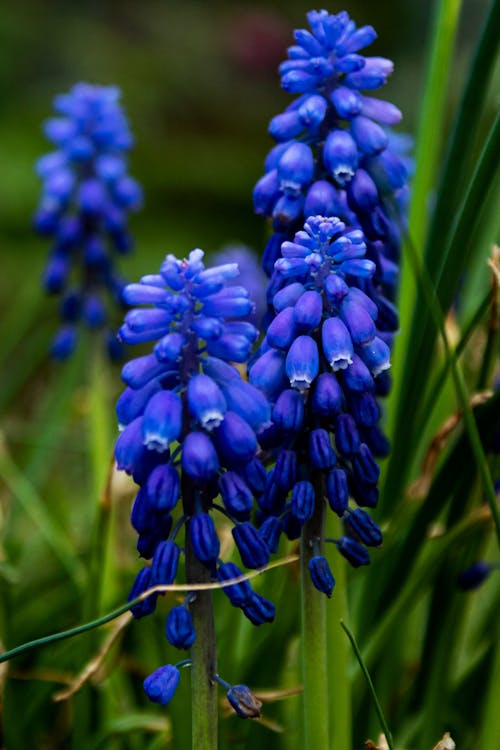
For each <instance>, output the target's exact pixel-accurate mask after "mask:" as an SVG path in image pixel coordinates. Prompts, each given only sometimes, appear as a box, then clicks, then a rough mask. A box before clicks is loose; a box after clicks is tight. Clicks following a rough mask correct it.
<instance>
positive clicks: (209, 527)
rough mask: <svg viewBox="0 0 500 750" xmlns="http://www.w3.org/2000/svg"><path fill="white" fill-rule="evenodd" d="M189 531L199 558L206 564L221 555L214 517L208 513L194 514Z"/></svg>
mask: <svg viewBox="0 0 500 750" xmlns="http://www.w3.org/2000/svg"><path fill="white" fill-rule="evenodd" d="M189 533H190V536H191V542H192V545H193V549H194V553H195V555H196V557H197V558H198V560H200V561H201V562H203V563H206V564H209V563H213V562H215V561H216V560H217V558H218V556H219V550H220V542H219V537H218V536H217V531H216V529H215V525H214V522H213V521H212V517H211V516H209V515H208V513H198V514H197V515H196V516H193V518H192V519H191V522H190V526H189Z"/></svg>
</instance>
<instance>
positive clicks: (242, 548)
mask: <svg viewBox="0 0 500 750" xmlns="http://www.w3.org/2000/svg"><path fill="white" fill-rule="evenodd" d="M232 533H233V537H234V541H235V542H236V546H237V547H238V551H239V553H240V556H241V560H242V562H243V565H244V566H245V567H246V568H263V567H264V565H267V563H268V562H269V549H268V548H267V545H266V544H265V542H264V541H263V539H262V538H261V537H260V536H259V534H258V532H257V530H256V529H255V528H254V527H253V526H252V524H251V523H250V522H249V521H244V522H243V523H240V524H238V525H237V526H234V527H233V530H232Z"/></svg>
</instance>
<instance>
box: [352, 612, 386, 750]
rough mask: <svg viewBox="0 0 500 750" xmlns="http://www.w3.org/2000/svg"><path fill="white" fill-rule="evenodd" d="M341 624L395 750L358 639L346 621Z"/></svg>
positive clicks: (381, 722)
mask: <svg viewBox="0 0 500 750" xmlns="http://www.w3.org/2000/svg"><path fill="white" fill-rule="evenodd" d="M340 624H341V626H342V628H343V629H344V631H345V633H346V635H347V637H348V638H349V640H350V641H351V645H352V648H353V650H354V653H355V654H356V659H357V660H358V664H359V666H360V667H361V671H362V672H363V674H364V676H365V680H366V682H367V684H368V689H369V691H370V694H371V696H372V700H373V703H374V704H375V710H376V712H377V715H378V718H379V720H380V725H381V727H382V731H383V733H384V734H385V739H386V740H387V744H388V746H389V750H394V743H393V739H392V734H391V731H390V729H389V727H388V726H387V721H386V719H385V716H384V712H383V711H382V706H381V705H380V702H379V699H378V697H377V693H376V692H375V687H374V685H373V682H372V678H371V677H370V673H369V672H368V669H367V667H366V664H365V663H364V661H363V657H362V656H361V651H360V650H359V647H358V644H357V643H356V639H355V637H354V635H353V634H352V633H351V631H350V630H349V628H348V627H347V625H346V624H345V623H344V622H341V623H340Z"/></svg>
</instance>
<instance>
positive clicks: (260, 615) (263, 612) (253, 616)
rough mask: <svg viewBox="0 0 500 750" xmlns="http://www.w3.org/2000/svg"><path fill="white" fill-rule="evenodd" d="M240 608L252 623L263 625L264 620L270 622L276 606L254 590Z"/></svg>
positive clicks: (274, 614) (273, 616)
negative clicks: (248, 599)
mask: <svg viewBox="0 0 500 750" xmlns="http://www.w3.org/2000/svg"><path fill="white" fill-rule="evenodd" d="M242 610H243V613H244V614H245V616H246V617H248V619H249V620H250V622H251V623H252V624H253V625H263V624H264V623H265V622H272V621H273V620H274V618H275V616H276V607H275V606H274V604H273V603H272V602H270V601H269V600H268V599H266V598H265V597H263V596H261V595H260V594H257V593H256V592H255V591H254V593H253V596H252V598H251V599H250V601H249V602H247V604H245V606H244V607H242Z"/></svg>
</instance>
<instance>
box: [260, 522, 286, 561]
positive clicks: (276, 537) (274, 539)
mask: <svg viewBox="0 0 500 750" xmlns="http://www.w3.org/2000/svg"><path fill="white" fill-rule="evenodd" d="M282 531H283V524H282V523H281V520H280V519H279V518H277V517H276V516H268V518H266V520H265V521H264V522H263V523H262V525H261V526H260V528H259V535H260V537H261V538H262V539H263V540H264V543H265V545H266V547H267V548H268V550H269V552H271V553H272V554H273V555H274V554H275V553H276V552H277V551H278V545H279V541H280V536H281V532H282Z"/></svg>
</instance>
